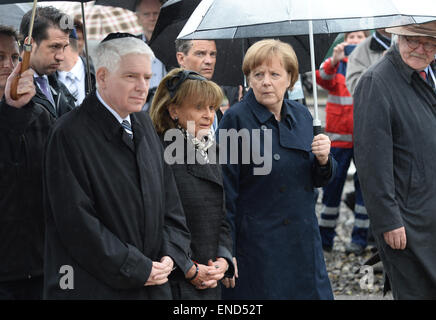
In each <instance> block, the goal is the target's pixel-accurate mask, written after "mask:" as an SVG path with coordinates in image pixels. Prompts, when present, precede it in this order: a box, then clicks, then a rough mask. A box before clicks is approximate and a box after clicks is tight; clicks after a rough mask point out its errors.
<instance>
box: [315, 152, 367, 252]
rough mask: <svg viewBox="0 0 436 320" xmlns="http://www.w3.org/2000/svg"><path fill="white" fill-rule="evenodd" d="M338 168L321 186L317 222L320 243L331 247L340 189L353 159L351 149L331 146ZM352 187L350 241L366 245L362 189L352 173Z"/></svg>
mask: <svg viewBox="0 0 436 320" xmlns="http://www.w3.org/2000/svg"><path fill="white" fill-rule="evenodd" d="M330 152H331V153H332V155H333V157H334V158H335V160H336V161H337V162H338V168H337V172H336V176H335V177H334V179H333V180H332V181H331V182H330V183H329V184H328V185H327V186H326V187H324V188H323V198H322V203H323V205H324V207H323V210H322V212H321V219H320V222H319V225H320V232H321V239H322V244H323V246H324V247H330V248H331V247H332V246H333V239H334V237H335V235H336V232H335V228H336V221H337V219H338V217H339V208H340V203H341V196H342V191H343V189H344V184H345V180H346V179H347V172H348V168H349V167H350V162H351V159H353V149H352V148H351V149H347V148H331V150H330ZM354 188H355V194H356V205H355V207H354V218H355V219H354V227H353V231H352V234H351V241H352V242H354V243H356V244H358V245H360V246H362V247H366V245H367V237H368V227H369V219H368V214H367V212H366V208H365V205H364V203H363V197H362V191H361V189H360V183H359V179H358V177H357V174H355V175H354Z"/></svg>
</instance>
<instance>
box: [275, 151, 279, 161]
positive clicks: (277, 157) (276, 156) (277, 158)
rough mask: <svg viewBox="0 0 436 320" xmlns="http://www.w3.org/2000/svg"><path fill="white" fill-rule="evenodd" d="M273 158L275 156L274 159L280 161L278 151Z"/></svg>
mask: <svg viewBox="0 0 436 320" xmlns="http://www.w3.org/2000/svg"><path fill="white" fill-rule="evenodd" d="M273 158H274V160H276V161H278V160H280V155H279V154H278V153H275V154H274V156H273Z"/></svg>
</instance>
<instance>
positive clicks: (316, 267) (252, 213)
mask: <svg viewBox="0 0 436 320" xmlns="http://www.w3.org/2000/svg"><path fill="white" fill-rule="evenodd" d="M243 71H244V74H245V75H246V77H247V79H248V81H249V84H250V87H251V89H250V91H249V92H248V93H247V94H246V95H245V97H244V99H243V100H242V101H241V102H240V103H238V104H236V105H235V106H233V107H232V108H230V109H229V110H228V111H227V112H226V113H225V115H224V117H223V119H222V120H221V122H220V126H219V129H220V131H219V133H218V139H219V144H220V149H221V152H223V151H224V150H226V151H227V164H225V165H223V178H224V187H225V191H226V206H227V214H228V217H229V220H230V222H231V224H232V236H233V241H234V255H235V256H236V260H237V263H238V274H239V277H238V278H237V281H236V286H235V288H233V289H226V290H225V292H224V298H225V299H332V298H333V294H332V289H331V286H330V281H329V279H328V276H327V271H326V267H325V263H324V257H323V252H322V246H321V239H320V234H319V229H318V222H317V218H316V215H315V200H314V199H315V195H314V188H315V187H321V186H323V185H325V184H327V183H328V182H329V180H330V178H331V177H332V176H334V171H335V161H334V160H333V158H332V157H331V156H330V140H329V138H328V137H327V136H325V135H323V134H320V135H317V136H315V137H313V129H312V116H311V114H310V113H309V111H308V109H307V108H306V107H305V106H303V105H301V104H299V103H296V102H294V101H290V100H284V95H285V92H286V90H287V89H288V88H292V86H293V85H294V83H295V82H296V79H297V77H298V61H297V57H296V56H295V52H294V51H293V49H292V47H291V46H290V45H288V44H285V43H283V42H280V41H278V40H262V41H259V42H257V43H255V44H254V45H253V46H251V47H250V48H249V50H248V51H247V54H246V56H245V58H244V62H243ZM222 129H227V130H222ZM229 129H236V132H237V134H238V139H237V141H238V143H237V148H236V147H235V144H233V145H232V142H230V141H231V140H233V142H234V140H235V139H232V138H234V135H235V131H229ZM247 129H248V130H247ZM229 137H230V141H229V139H228V138H229ZM248 153H249V154H250V156H249V157H247V155H248ZM236 155H237V156H238V161H237V163H235V162H236V161H235V156H236Z"/></svg>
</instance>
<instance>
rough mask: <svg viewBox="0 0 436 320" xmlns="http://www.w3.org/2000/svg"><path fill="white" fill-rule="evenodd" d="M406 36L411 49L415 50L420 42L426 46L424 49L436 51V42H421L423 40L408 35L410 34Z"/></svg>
mask: <svg viewBox="0 0 436 320" xmlns="http://www.w3.org/2000/svg"><path fill="white" fill-rule="evenodd" d="M404 38H405V39H406V42H407V45H408V46H409V48H410V49H413V50H414V49H416V48H418V47H419V45H420V44H422V47H423V48H424V50H425V51H426V52H432V51H436V44H435V43H431V42H421V41H419V40H417V39H416V38H413V37H408V36H404Z"/></svg>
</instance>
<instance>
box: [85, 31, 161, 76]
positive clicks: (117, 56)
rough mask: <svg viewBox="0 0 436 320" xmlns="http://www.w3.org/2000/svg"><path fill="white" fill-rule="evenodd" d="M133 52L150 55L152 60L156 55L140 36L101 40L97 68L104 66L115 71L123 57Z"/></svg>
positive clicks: (96, 55)
mask: <svg viewBox="0 0 436 320" xmlns="http://www.w3.org/2000/svg"><path fill="white" fill-rule="evenodd" d="M132 53H134V54H145V55H148V56H149V57H150V60H153V59H154V57H155V56H154V53H153V51H152V50H151V48H150V47H149V46H148V45H147V44H146V43H145V42H144V41H142V40H140V39H138V38H133V37H126V38H119V39H113V40H110V41H105V42H100V44H99V45H98V46H97V49H96V52H95V62H94V66H95V70H96V71H97V70H98V69H100V68H102V67H104V68H106V69H108V70H109V71H110V72H113V71H115V70H116V69H117V68H118V65H119V63H120V60H121V57H123V56H125V55H127V54H132Z"/></svg>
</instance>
